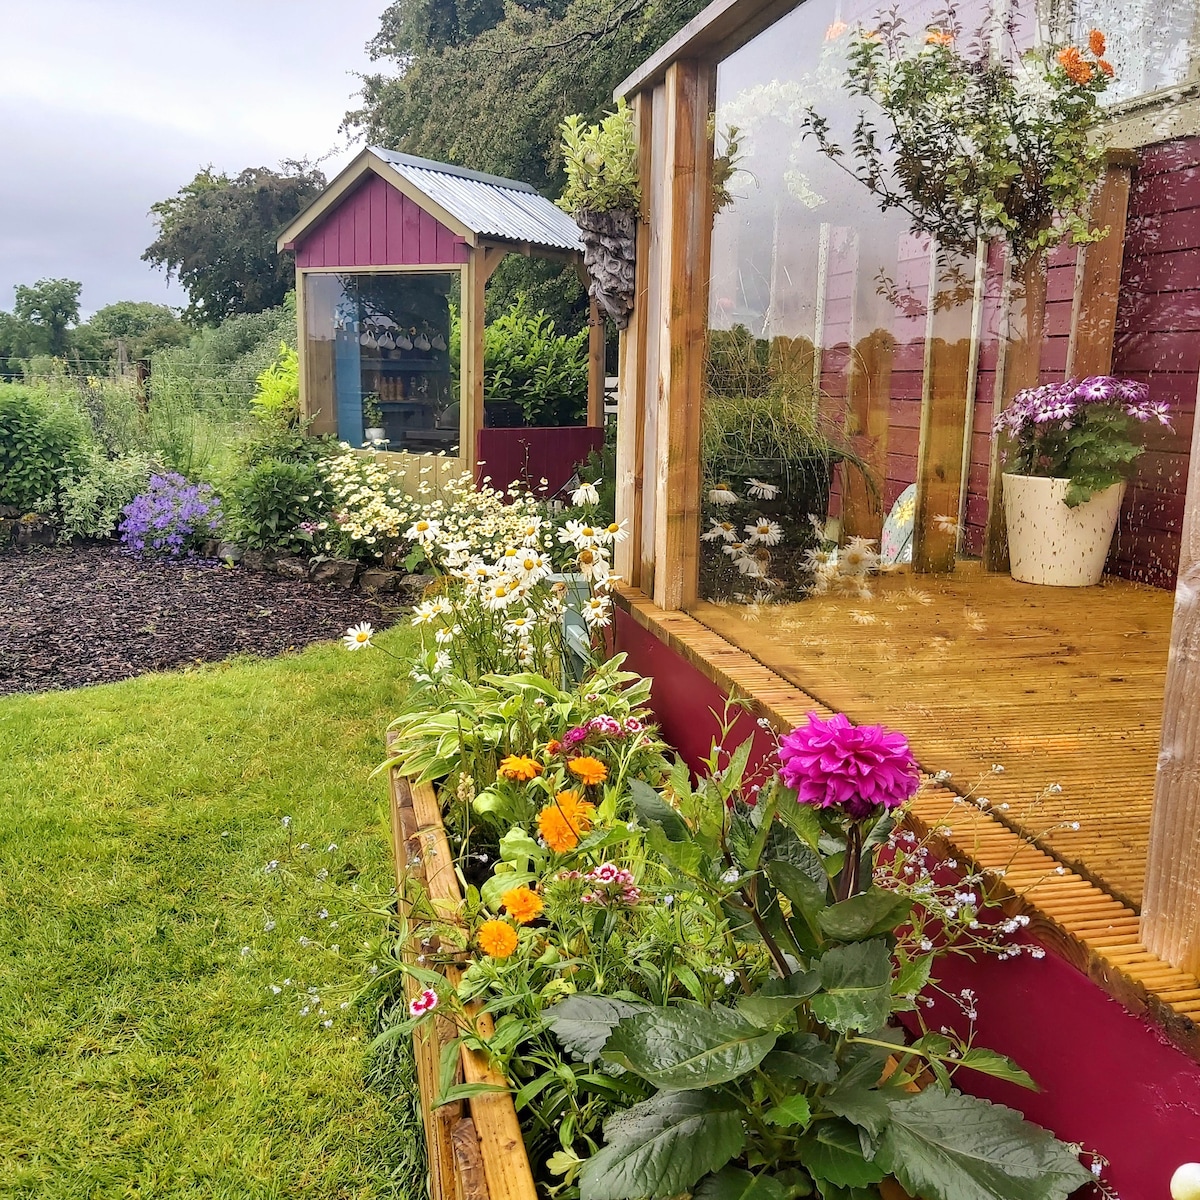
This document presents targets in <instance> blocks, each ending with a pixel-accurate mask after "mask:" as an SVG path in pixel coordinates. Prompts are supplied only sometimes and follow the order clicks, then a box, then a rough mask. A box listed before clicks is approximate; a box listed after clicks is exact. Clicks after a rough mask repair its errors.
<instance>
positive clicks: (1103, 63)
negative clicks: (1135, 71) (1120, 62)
mask: <svg viewBox="0 0 1200 1200" xmlns="http://www.w3.org/2000/svg"><path fill="white" fill-rule="evenodd" d="M1096 66H1098V67H1099V68H1100V70H1102V71H1103V72H1104V73H1105V75H1107V76H1108V77H1109V79H1111V78H1112V77H1113V75H1114V74H1115V73H1116V72H1114V71H1113V65H1112V63H1110V62H1109V61H1108V59H1107V58H1102V59H1100V61H1099V62H1098V63H1096Z"/></svg>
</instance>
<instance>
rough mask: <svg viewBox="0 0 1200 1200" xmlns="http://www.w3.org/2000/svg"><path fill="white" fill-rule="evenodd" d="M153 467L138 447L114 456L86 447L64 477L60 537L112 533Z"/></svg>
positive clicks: (88, 536) (143, 486)
mask: <svg viewBox="0 0 1200 1200" xmlns="http://www.w3.org/2000/svg"><path fill="white" fill-rule="evenodd" d="M153 470H154V467H153V464H152V463H151V461H150V459H149V458H148V457H147V456H146V455H144V454H140V453H138V452H137V451H130V452H129V453H127V454H118V455H115V456H114V457H111V458H110V457H109V456H108V455H107V454H105V453H104V452H103V451H102V450H100V449H98V448H97V447H95V446H88V447H86V449H85V451H84V454H83V457H82V459H81V460H80V461H79V462H78V463H77V464H76V465H75V466H74V468H72V469H71V470H69V471H67V472H66V473H65V474H64V476H63V478H62V482H61V485H60V491H59V501H58V503H59V520H58V536H59V539H60V540H61V541H70V540H71V538H74V537H83V538H107V537H111V536H112V535H113V534H114V533H115V532H116V530H117V525H118V524H119V523H120V520H121V515H122V513H123V512H124V510H125V508H126V506H127V505H128V504H130V503H131V502H132V500H133V499H134V497H135V496H137V495H138V493H139V492H141V491H142V490H143V489H144V488H145V487H146V485H147V483H148V482H149V480H150V476H151V474H152V473H153Z"/></svg>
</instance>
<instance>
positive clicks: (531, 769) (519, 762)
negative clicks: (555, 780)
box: [496, 754, 542, 783]
mask: <svg viewBox="0 0 1200 1200" xmlns="http://www.w3.org/2000/svg"><path fill="white" fill-rule="evenodd" d="M541 773H542V764H541V763H539V762H538V761H537V760H536V759H532V758H530V757H529V756H528V755H527V754H510V755H509V756H508V757H507V758H504V759H501V760H500V766H499V767H497V768H496V774H497V775H500V776H502V777H503V778H505V779H511V780H512V781H513V782H514V783H528V782H529V780H531V779H536V778H537V776H539V775H540V774H541Z"/></svg>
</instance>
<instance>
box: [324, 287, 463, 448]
mask: <svg viewBox="0 0 1200 1200" xmlns="http://www.w3.org/2000/svg"><path fill="white" fill-rule="evenodd" d="M456 282H457V274H456V273H452V272H448V271H444V272H443V271H437V272H430V271H421V272H415V271H413V272H405V273H396V274H377V275H375V274H372V275H368V274H329V275H326V274H312V275H306V276H305V288H306V290H305V313H306V325H307V330H306V342H307V347H306V352H307V355H308V357H307V360H306V365H307V381H306V382H307V387H308V395H309V408H310V411H312V412H315V411H317V410H321V411H322V412H325V413H331V414H335V416H336V432H337V436H338V437H339V438H341V439H342V440H343V441H346V442H349V443H350V444H351V445H352V446H361V445H362V444H363V443H364V442H365V441H368V440H371V441H373V442H375V443H376V444H377V445H378V446H379V448H380V449H385V450H409V451H412V452H414V453H437V452H443V451H444V452H445V453H448V454H456V453H457V452H458V428H459V424H458V417H459V403H458V397H457V395H456V394H455V390H454V387H453V378H454V377H455V376H457V364H452V363H451V359H450V297H451V292H452V289H453V287H454V284H455V283H456ZM452 366H453V368H454V369H453V370H452ZM368 431H370V434H369V436H368Z"/></svg>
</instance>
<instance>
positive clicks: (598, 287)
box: [573, 208, 638, 329]
mask: <svg viewBox="0 0 1200 1200" xmlns="http://www.w3.org/2000/svg"><path fill="white" fill-rule="evenodd" d="M573 215H574V217H575V223H576V224H577V225H578V226H579V228H580V230H581V232H582V235H583V263H584V266H585V267H586V268H587V273H588V278H589V279H590V280H591V283H590V284H589V286H588V295H589V296H591V297H592V299H593V300H595V301H596V303H597V304H599V305H600V307H601V308H602V309H603V310H604V311H605V313H607V314H608V316H610V317H611V318H612V319H613V321H614V323H615V324H616V326H617V328H618V329H624V328H625V327H626V326H627V325H628V324H629V314H630V313H631V312H633V295H634V266H635V263H636V261H637V219H638V215H637V212H636V210H634V209H631V208H617V209H612V210H611V211H609V212H592V211H591V210H589V209H581V210H579V211H578V212H576V213H574V214H573Z"/></svg>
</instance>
